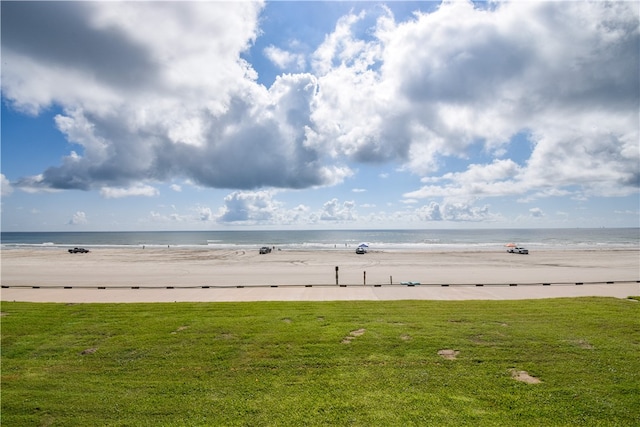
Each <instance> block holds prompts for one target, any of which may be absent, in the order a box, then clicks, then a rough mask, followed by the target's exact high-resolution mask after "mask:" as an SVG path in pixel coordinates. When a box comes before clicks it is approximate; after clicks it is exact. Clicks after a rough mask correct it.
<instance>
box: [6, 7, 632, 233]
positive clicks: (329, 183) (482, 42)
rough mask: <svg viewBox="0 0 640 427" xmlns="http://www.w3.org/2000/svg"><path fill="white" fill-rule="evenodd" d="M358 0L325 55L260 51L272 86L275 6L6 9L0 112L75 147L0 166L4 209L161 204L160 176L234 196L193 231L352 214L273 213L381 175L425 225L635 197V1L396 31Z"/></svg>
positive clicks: (510, 11)
mask: <svg viewBox="0 0 640 427" xmlns="http://www.w3.org/2000/svg"><path fill="white" fill-rule="evenodd" d="M355 6H358V8H357V9H356V7H355ZM355 6H354V8H353V9H351V12H349V13H346V14H344V15H343V16H341V17H339V18H338V19H337V21H335V22H334V23H333V25H332V27H331V29H330V31H329V32H327V33H326V34H325V35H324V37H323V38H322V39H321V40H320V42H319V43H318V44H317V45H314V46H310V45H309V44H308V42H306V41H305V40H304V39H303V38H302V37H303V36H302V35H295V34H294V35H292V36H291V37H290V38H289V39H288V40H287V41H286V43H284V42H281V44H280V45H276V44H269V45H267V46H266V47H265V48H264V49H263V50H262V51H261V52H259V54H260V55H262V57H263V58H266V60H268V61H270V63H269V67H271V69H272V70H276V72H275V73H274V76H275V77H274V79H273V80H272V81H264V80H263V77H261V68H262V67H263V65H261V64H260V61H259V60H258V59H257V58H256V57H257V53H256V52H255V47H256V45H257V44H258V41H259V40H260V38H261V37H264V36H263V29H262V27H261V26H262V25H263V24H264V20H265V19H268V18H270V15H269V11H270V4H269V3H261V2H3V3H2V63H3V66H2V97H3V102H4V103H5V105H6V106H8V108H10V109H11V110H13V111H17V112H20V113H23V114H26V115H30V116H36V117H37V116H38V115H39V114H41V113H42V112H43V111H46V110H47V109H50V108H52V107H53V106H56V107H57V108H59V109H60V113H59V114H57V115H56V116H55V127H56V129H57V130H58V131H59V132H60V133H61V134H63V135H64V137H65V139H66V140H67V141H68V142H69V144H70V146H71V148H72V149H71V150H69V151H68V153H67V155H65V156H64V157H63V158H62V159H61V160H60V159H53V160H55V162H54V161H53V160H52V164H51V165H50V166H48V167H46V168H45V169H44V170H42V171H41V173H38V174H35V175H24V176H18V177H10V178H7V177H6V176H5V175H4V174H3V175H2V183H3V193H2V194H3V199H5V200H6V199H7V198H8V197H14V196H15V193H16V190H23V191H26V192H31V193H41V192H51V191H58V190H84V191H89V192H97V193H98V194H100V195H101V197H102V198H105V199H117V198H121V197H125V196H142V197H153V196H157V195H158V193H159V190H158V186H159V185H160V183H168V184H171V185H172V189H173V190H174V191H176V192H179V191H181V190H182V189H184V187H186V186H195V187H198V188H211V189H224V190H227V191H231V193H230V194H228V195H227V196H226V197H225V198H224V205H223V206H221V207H220V208H219V211H218V212H217V213H215V212H213V211H211V209H210V208H208V207H204V206H199V207H198V208H196V210H197V211H198V212H197V213H194V215H195V216H197V217H199V218H200V219H201V220H216V221H218V222H221V223H252V224H260V223H265V224H269V223H273V224H277V223H281V224H285V223H295V222H296V221H302V222H304V221H307V222H317V221H322V220H326V221H329V220H331V219H333V220H340V221H347V222H348V221H349V220H350V218H351V219H354V218H355V216H357V212H356V211H355V209H356V206H354V205H353V203H352V202H350V201H345V202H342V203H341V202H340V201H339V200H337V199H330V200H328V201H326V202H325V203H324V205H323V207H322V208H321V209H320V210H318V211H315V212H310V208H309V206H307V205H300V206H297V207H295V208H291V209H289V210H287V211H286V212H284V211H283V209H282V202H280V201H278V200H276V198H277V195H278V194H281V193H283V192H287V191H301V190H305V189H317V188H331V187H334V186H339V185H341V184H344V183H345V182H346V181H347V180H352V179H354V177H355V176H356V175H358V173H359V169H360V168H362V167H366V166H372V167H373V166H375V165H390V166H392V167H393V168H394V169H395V170H396V171H397V172H398V173H406V174H410V175H412V176H416V177H419V185H417V186H414V187H413V188H402V189H401V190H398V191H399V193H398V194H397V198H398V199H401V200H402V202H403V205H404V206H405V211H404V212H408V211H407V210H406V209H408V208H406V207H408V206H412V208H411V210H410V215H411V216H412V217H414V218H418V219H419V220H420V221H442V220H450V221H458V220H460V221H482V220H492V219H495V215H498V214H494V213H491V211H490V210H489V207H488V205H487V203H490V201H491V200H497V199H499V198H504V197H508V198H513V199H514V200H518V201H521V202H526V201H534V200H541V199H546V198H551V197H563V198H572V199H576V200H585V199H588V198H592V197H612V198H615V197H620V198H624V197H637V195H638V191H639V187H640V148H639V141H640V124H639V120H640V119H639V111H640V105H639V103H640V79H639V77H638V76H639V64H640V59H639V55H640V53H639V52H640V32H639V22H640V19H639V13H638V6H637V3H635V2H496V3H486V4H480V5H478V4H473V3H471V2H467V1H445V2H443V3H441V4H434V5H432V8H431V10H429V11H426V12H425V11H422V12H416V13H414V14H412V15H409V16H407V17H404V18H402V19H400V18H397V17H396V16H395V15H394V10H393V6H394V5H393V4H391V3H390V4H389V5H388V6H381V5H375V6H374V5H373V4H368V3H364V4H362V3H356V4H355ZM281 8H282V6H281ZM10 143H11V142H10V141H3V145H5V144H10ZM5 161H6V160H5ZM452 164H455V165H457V167H451V165H452ZM461 165H462V166H461ZM177 183H179V184H177ZM359 185H360V184H359ZM371 190H374V189H370V191H371ZM362 191H364V190H362ZM3 204H5V202H4V201H3ZM3 209H4V208H3ZM527 209H528V210H529V211H530V213H531V216H532V217H541V216H544V213H543V212H542V211H541V210H540V208H538V207H528V208H527ZM74 211H75V208H74ZM396 213H397V212H396ZM396 213H393V212H385V213H383V214H382V215H383V216H384V217H385V219H386V220H387V221H392V220H393V217H394V215H395V214H396ZM354 215H355V216H354ZM635 215H636V217H637V212H636V213H635ZM74 218H75V221H74V222H75V223H80V224H83V223H86V222H87V218H86V217H85V215H84V213H83V212H77V213H75V214H74ZM301 218H305V219H304V220H301Z"/></svg>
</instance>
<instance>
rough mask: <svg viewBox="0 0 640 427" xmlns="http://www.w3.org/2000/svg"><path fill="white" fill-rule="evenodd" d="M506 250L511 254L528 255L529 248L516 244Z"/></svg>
mask: <svg viewBox="0 0 640 427" xmlns="http://www.w3.org/2000/svg"><path fill="white" fill-rule="evenodd" d="M507 252H509V253H512V254H523V255H529V250H528V249H525V248H522V247H520V246H516V247H515V248H509V249H507Z"/></svg>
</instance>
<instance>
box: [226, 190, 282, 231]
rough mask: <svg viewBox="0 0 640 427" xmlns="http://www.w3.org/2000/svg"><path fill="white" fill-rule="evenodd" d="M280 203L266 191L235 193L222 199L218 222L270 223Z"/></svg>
mask: <svg viewBox="0 0 640 427" xmlns="http://www.w3.org/2000/svg"><path fill="white" fill-rule="evenodd" d="M279 206H280V202H277V201H275V200H274V199H273V194H272V193H271V192H268V191H255V192H253V191H236V192H233V193H231V194H229V195H227V196H226V197H225V198H224V207H223V208H222V210H221V212H220V215H219V216H218V221H219V222H222V223H247V224H253V223H258V222H267V223H268V222H270V221H273V220H274V219H275V215H276V212H277V210H278V208H279Z"/></svg>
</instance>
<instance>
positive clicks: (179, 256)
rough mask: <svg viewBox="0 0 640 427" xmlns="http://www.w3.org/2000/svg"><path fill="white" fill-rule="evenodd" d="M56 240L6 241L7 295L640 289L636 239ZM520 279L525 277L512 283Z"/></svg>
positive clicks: (594, 292) (381, 296)
mask: <svg viewBox="0 0 640 427" xmlns="http://www.w3.org/2000/svg"><path fill="white" fill-rule="evenodd" d="M56 249H57V250H53V249H52V248H45V249H40V248H38V249H33V248H29V249H23V248H20V249H11V250H6V251H5V250H3V251H2V253H1V256H2V276H1V282H2V287H3V289H2V293H1V298H0V299H1V300H2V301H13V300H16V301H42V302H45V301H48V302H154V301H157V302H162V301H171V302H173V301H265V300H271V301H276V300H277V301H289V300H308V301H326V300H342V299H347V300H355V299H370V300H393V299H436V300H440V299H522V298H554V297H569V296H614V297H618V298H626V297H628V296H632V295H640V284H638V283H637V281H638V280H640V250H638V249H633V250H632V249H610V248H606V249H593V248H588V249H583V250H573V251H565V250H535V251H532V253H531V254H529V255H520V254H509V253H506V250H504V251H502V250H500V251H485V250H480V251H439V252H434V251H431V250H428V251H402V250H393V251H377V250H372V251H370V252H368V253H366V254H364V255H357V254H355V252H353V251H351V250H346V249H342V250H340V249H336V250H281V251H278V250H276V251H274V252H272V253H270V254H264V255H260V254H259V253H258V251H255V250H244V249H237V250H230V249H227V250H226V249H209V248H207V249H203V250H194V249H185V248H146V249H144V250H143V249H141V248H131V249H112V248H99V249H91V252H90V253H88V254H70V253H68V251H67V250H66V249H62V248H56ZM336 267H338V283H339V284H338V285H336V270H335V269H336ZM402 282H404V283H409V282H414V283H420V285H415V286H407V285H401V283H402ZM607 282H612V283H607ZM576 283H579V284H582V286H579V285H576ZM514 284H515V285H518V286H509V285H514ZM547 284H548V285H547ZM447 285H449V286H447ZM479 285H483V286H479ZM98 288H101V289H98Z"/></svg>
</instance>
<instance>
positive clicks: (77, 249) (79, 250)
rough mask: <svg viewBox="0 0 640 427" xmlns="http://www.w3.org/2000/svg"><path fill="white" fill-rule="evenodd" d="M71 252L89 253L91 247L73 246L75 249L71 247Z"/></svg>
mask: <svg viewBox="0 0 640 427" xmlns="http://www.w3.org/2000/svg"><path fill="white" fill-rule="evenodd" d="M69 253H70V254H86V253H89V249H85V248H73V249H69Z"/></svg>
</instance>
